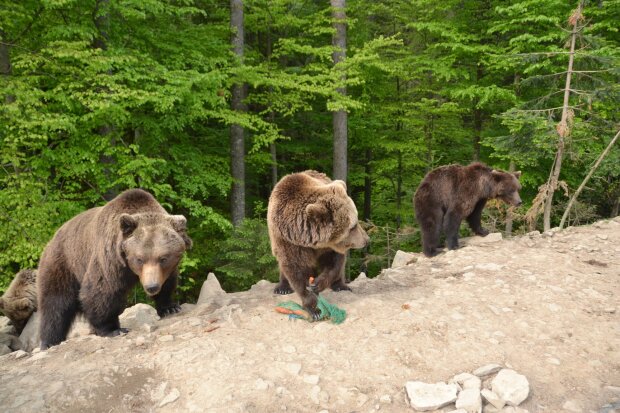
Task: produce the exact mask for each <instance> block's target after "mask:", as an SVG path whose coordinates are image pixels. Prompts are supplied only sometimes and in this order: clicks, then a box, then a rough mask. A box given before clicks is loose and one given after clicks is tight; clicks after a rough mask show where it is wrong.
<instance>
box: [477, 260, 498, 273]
mask: <svg viewBox="0 0 620 413" xmlns="http://www.w3.org/2000/svg"><path fill="white" fill-rule="evenodd" d="M502 267H503V265H499V264H495V263H493V262H487V263H482V264H476V269H477V270H487V271H499V270H501V269H502Z"/></svg>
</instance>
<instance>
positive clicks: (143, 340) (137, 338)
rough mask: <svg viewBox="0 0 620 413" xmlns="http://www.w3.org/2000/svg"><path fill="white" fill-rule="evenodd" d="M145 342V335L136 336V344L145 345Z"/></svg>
mask: <svg viewBox="0 0 620 413" xmlns="http://www.w3.org/2000/svg"><path fill="white" fill-rule="evenodd" d="M145 342H146V339H145V338H144V336H138V337H136V346H143V345H144V343H145Z"/></svg>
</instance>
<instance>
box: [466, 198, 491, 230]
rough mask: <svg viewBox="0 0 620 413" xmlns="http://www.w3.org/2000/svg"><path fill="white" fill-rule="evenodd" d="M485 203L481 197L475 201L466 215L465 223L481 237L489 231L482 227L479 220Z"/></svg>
mask: <svg viewBox="0 0 620 413" xmlns="http://www.w3.org/2000/svg"><path fill="white" fill-rule="evenodd" d="M486 203H487V200H486V199H481V200H480V201H478V202H477V203H476V206H475V207H474V210H473V211H472V213H471V214H469V216H468V217H467V223H468V224H469V227H470V228H471V229H472V231H474V234H476V235H480V236H481V237H486V236H487V235H489V231H488V230H486V229H484V228H482V223H481V222H480V220H481V218H482V210H483V209H484V205H485V204H486Z"/></svg>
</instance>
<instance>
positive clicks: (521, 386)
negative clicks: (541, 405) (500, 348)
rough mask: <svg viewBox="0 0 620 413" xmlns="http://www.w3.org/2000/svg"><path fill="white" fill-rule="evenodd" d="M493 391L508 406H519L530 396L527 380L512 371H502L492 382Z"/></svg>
mask: <svg viewBox="0 0 620 413" xmlns="http://www.w3.org/2000/svg"><path fill="white" fill-rule="evenodd" d="M491 390H493V392H494V393H495V394H497V395H498V396H499V398H501V399H502V400H504V401H505V402H506V404H508V405H510V406H518V405H519V404H521V402H523V401H524V400H525V399H527V396H528V395H529V394H530V384H529V382H528V381H527V378H526V377H525V376H523V375H521V374H518V373H517V372H516V371H514V370H511V369H502V370H500V372H499V373H497V376H495V378H494V379H493V381H492V382H491Z"/></svg>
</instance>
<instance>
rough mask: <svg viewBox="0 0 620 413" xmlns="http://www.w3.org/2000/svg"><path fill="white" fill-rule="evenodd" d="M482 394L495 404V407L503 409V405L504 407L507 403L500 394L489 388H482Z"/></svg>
mask: <svg viewBox="0 0 620 413" xmlns="http://www.w3.org/2000/svg"><path fill="white" fill-rule="evenodd" d="M480 394H481V395H482V397H484V399H485V400H486V401H487V402H489V403H490V404H492V405H493V407H495V408H497V409H501V408H502V407H504V405H505V404H506V402H505V401H503V400H502V399H500V398H499V396H498V395H497V394H495V393H493V392H492V391H491V390H489V389H482V390H481V391H480Z"/></svg>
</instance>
